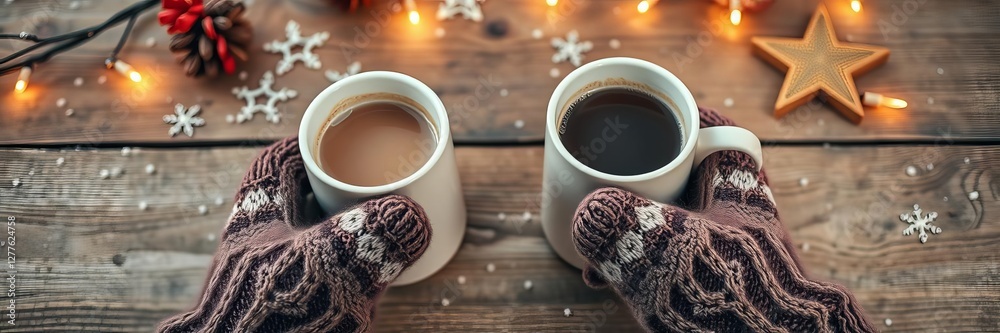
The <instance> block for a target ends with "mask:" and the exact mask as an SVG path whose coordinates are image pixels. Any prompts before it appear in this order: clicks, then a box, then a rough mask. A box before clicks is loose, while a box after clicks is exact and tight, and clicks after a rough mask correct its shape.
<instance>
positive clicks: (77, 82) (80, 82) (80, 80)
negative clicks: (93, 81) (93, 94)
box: [73, 77, 83, 87]
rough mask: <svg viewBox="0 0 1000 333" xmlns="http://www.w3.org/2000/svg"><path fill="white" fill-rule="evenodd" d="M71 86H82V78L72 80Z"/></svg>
mask: <svg viewBox="0 0 1000 333" xmlns="http://www.w3.org/2000/svg"><path fill="white" fill-rule="evenodd" d="M73 85H74V86H77V87H79V86H82V85H83V78H82V77H77V78H75V79H73Z"/></svg>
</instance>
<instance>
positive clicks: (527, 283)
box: [524, 280, 535, 290]
mask: <svg viewBox="0 0 1000 333" xmlns="http://www.w3.org/2000/svg"><path fill="white" fill-rule="evenodd" d="M534 286H535V285H534V283H532V282H531V280H524V290H531V288H532V287H534Z"/></svg>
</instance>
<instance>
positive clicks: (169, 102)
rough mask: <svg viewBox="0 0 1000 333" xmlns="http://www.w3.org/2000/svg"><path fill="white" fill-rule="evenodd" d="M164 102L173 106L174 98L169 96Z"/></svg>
mask: <svg viewBox="0 0 1000 333" xmlns="http://www.w3.org/2000/svg"><path fill="white" fill-rule="evenodd" d="M164 100H165V101H167V104H173V103H174V97H173V96H167V98H166V99H164Z"/></svg>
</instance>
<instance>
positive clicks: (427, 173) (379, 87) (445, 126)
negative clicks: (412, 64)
mask: <svg viewBox="0 0 1000 333" xmlns="http://www.w3.org/2000/svg"><path fill="white" fill-rule="evenodd" d="M372 93H389V94H395V95H400V96H403V97H405V98H408V99H410V100H412V101H413V102H415V103H416V104H417V105H414V107H416V108H418V109H421V111H426V116H428V120H429V121H430V122H431V124H432V125H433V128H434V130H435V131H436V134H437V144H436V145H435V146H434V149H433V151H432V152H430V151H428V152H424V153H427V154H430V158H428V159H427V162H426V163H424V164H423V165H403V166H401V167H405V168H414V169H416V171H415V172H413V174H411V175H409V176H407V177H405V178H403V179H400V180H398V181H396V182H393V183H389V184H386V185H379V186H356V185H351V184H347V183H344V182H342V181H340V180H337V179H335V178H333V177H330V175H327V174H326V173H325V172H323V169H322V168H320V166H319V163H317V162H316V161H317V160H316V155H317V153H316V148H317V143H318V141H319V136H320V135H321V134H322V133H323V130H324V129H326V128H327V127H328V126H329V123H330V121H331V120H332V118H334V117H332V113H333V112H334V111H335V108H336V109H341V108H342V106H343V104H342V103H344V102H345V100H347V99H353V98H355V97H357V96H360V95H366V94H372ZM299 150H300V151H301V152H302V159H303V160H305V165H306V173H307V175H308V177H309V184H311V185H312V189H313V193H314V195H315V196H316V200H317V201H318V202H319V205H320V207H322V209H323V211H325V212H326V213H327V214H335V213H338V212H340V211H341V210H342V209H344V208H346V207H348V206H350V205H353V204H355V203H358V202H360V201H362V200H364V199H366V198H368V197H372V196H377V195H382V194H387V193H395V194H402V195H405V196H408V197H410V198H411V199H413V200H414V201H416V202H417V203H418V204H420V206H421V207H423V208H424V211H425V212H426V213H427V217H428V219H430V224H431V228H432V231H433V235H432V236H431V243H430V245H429V246H428V247H427V251H426V252H424V254H423V256H422V257H420V259H418V260H417V261H416V263H414V264H413V266H410V268H408V269H407V270H405V271H403V272H402V273H401V274H400V275H399V277H397V278H396V280H395V281H394V282H393V283H392V285H393V286H400V285H406V284H411V283H415V282H417V281H420V280H423V279H424V278H427V277H429V276H430V275H431V274H434V272H437V271H438V270H439V269H441V268H442V267H444V265H445V264H447V263H448V261H449V260H451V258H452V257H453V256H454V255H455V252H457V251H458V248H459V246H460V245H461V244H462V237H464V235H465V224H466V220H465V214H466V212H465V201H464V198H463V197H462V186H461V182H460V181H459V178H458V164H456V162H455V147H454V145H453V144H452V142H451V127H450V125H449V122H448V113H447V111H445V108H444V104H443V103H441V99H440V98H438V96H437V95H436V94H435V93H434V91H433V90H431V88H429V87H427V85H425V84H423V83H422V82H420V81H418V80H417V79H414V78H412V77H410V76H407V75H404V74H400V73H395V72H364V73H360V74H357V75H352V76H350V77H348V78H346V79H343V80H340V81H337V82H336V83H334V84H332V85H330V86H329V87H327V88H326V89H324V90H323V91H322V92H320V93H319V95H317V96H316V98H315V99H313V101H312V103H310V104H309V107H308V108H307V109H306V113H305V115H304V116H303V117H302V123H301V124H300V125H299ZM428 150H430V149H428ZM404 162H405V161H401V164H404Z"/></svg>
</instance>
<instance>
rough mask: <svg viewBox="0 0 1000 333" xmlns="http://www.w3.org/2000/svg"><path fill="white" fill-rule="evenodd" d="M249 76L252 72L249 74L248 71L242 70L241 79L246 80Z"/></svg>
mask: <svg viewBox="0 0 1000 333" xmlns="http://www.w3.org/2000/svg"><path fill="white" fill-rule="evenodd" d="M248 77H250V74H247V71H241V72H240V75H239V78H240V81H246V80H247V78H248Z"/></svg>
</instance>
